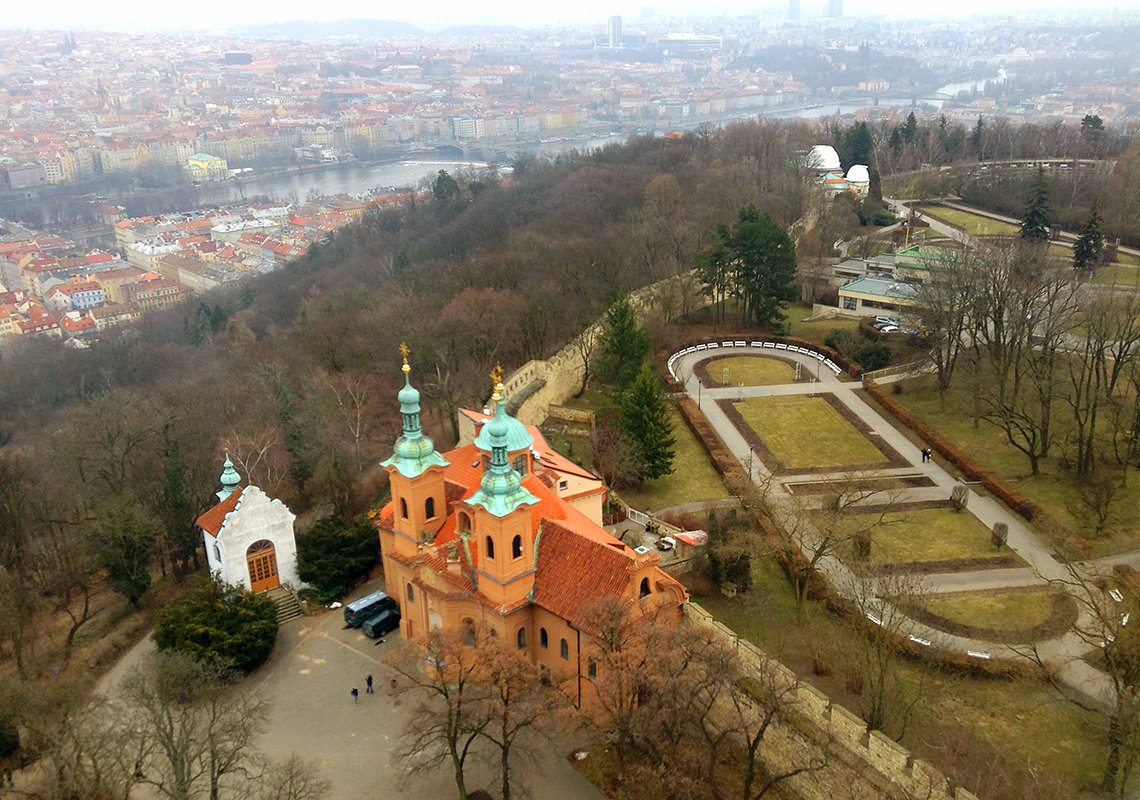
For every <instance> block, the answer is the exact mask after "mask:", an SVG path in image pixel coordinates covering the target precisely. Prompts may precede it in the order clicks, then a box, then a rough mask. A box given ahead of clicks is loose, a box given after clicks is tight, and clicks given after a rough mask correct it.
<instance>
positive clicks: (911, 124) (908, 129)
mask: <svg viewBox="0 0 1140 800" xmlns="http://www.w3.org/2000/svg"><path fill="white" fill-rule="evenodd" d="M902 140H903V141H904V142H906V143H907V144H915V143H916V142H917V141H918V120H917V119H915V116H914V112H913V111H912V112H910V113H909V114H907V116H906V122H905V123H904V124H903V127H902Z"/></svg>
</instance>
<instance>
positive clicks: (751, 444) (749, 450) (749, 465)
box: [748, 442, 756, 481]
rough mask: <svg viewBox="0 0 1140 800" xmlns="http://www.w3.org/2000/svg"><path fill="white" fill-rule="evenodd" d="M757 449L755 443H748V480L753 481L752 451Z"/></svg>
mask: <svg viewBox="0 0 1140 800" xmlns="http://www.w3.org/2000/svg"><path fill="white" fill-rule="evenodd" d="M755 449H756V443H755V442H749V443H748V480H750V481H751V480H752V451H753V450H755Z"/></svg>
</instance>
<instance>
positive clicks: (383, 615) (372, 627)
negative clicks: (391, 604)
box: [360, 608, 400, 639]
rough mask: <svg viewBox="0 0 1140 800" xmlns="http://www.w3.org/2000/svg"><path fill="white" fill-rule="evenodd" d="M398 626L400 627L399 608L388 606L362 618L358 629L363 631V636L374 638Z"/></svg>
mask: <svg viewBox="0 0 1140 800" xmlns="http://www.w3.org/2000/svg"><path fill="white" fill-rule="evenodd" d="M398 627H400V609H398V608H389V609H385V610H384V611H381V612H380V613H379V614H376V615H375V616H372V617H369V618H368V619H366V620H364V624H363V625H361V626H360V630H362V631H363V632H364V635H365V636H370V637H372V638H373V639H376V638H379V637H380V636H383V635H384V634H386V633H387V632H388V631H394V630H396V628H398Z"/></svg>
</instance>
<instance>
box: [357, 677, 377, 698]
mask: <svg viewBox="0 0 1140 800" xmlns="http://www.w3.org/2000/svg"><path fill="white" fill-rule="evenodd" d="M364 693H365V694H376V692H374V691H373V690H372V676H371V675H369V676H368V677H366V678H365V679H364ZM351 694H352V704H353V705H356V701H357V699H358V698H359V697H360V692H359V691H358V690H357V688H356V687H355V686H353V687H352V692H351Z"/></svg>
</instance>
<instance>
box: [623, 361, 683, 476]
mask: <svg viewBox="0 0 1140 800" xmlns="http://www.w3.org/2000/svg"><path fill="white" fill-rule="evenodd" d="M618 427H619V428H620V429H621V431H622V432H623V433H625V434H626V435H627V436H628V437H629V438H630V439H631V440H632V441H633V442H634V445H635V446H636V447H637V454H638V462H639V463H638V469H637V474H638V477H639V478H641V480H652V479H654V478H660V477H661V476H662V475H668V474H669V473H670V472H672V471H673V445H674V444H676V439H674V438H673V423H672V421H670V419H669V410H668V408H667V407H666V405H665V398H664V397H663V396H662V394H661V384H660V382H658V380H657V377H656V376H655V375H654V374H653V370H651V369H650V368H649V366H648V365H646V366H643V367H642V368H641V370H640V371H639V372H638V373H637V379H636V380H635V381H634V382H633V385H632V386H630V387H629V391H628V392H626V395H625V398H624V399H623V400H622V404H621V416H620V417H619V418H618Z"/></svg>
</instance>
